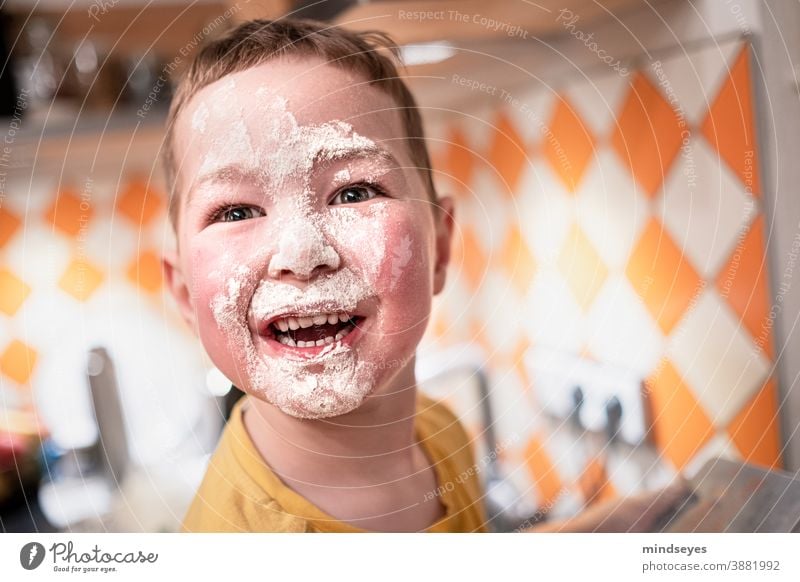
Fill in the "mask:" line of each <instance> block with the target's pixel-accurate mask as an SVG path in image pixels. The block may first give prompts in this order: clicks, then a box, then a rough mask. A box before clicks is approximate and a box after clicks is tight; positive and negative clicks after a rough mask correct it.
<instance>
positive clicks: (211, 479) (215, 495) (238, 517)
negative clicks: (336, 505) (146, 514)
mask: <svg viewBox="0 0 800 582" xmlns="http://www.w3.org/2000/svg"><path fill="white" fill-rule="evenodd" d="M244 400H245V399H244V398H243V399H242V401H240V402H239V403H238V404H237V405H236V407H235V408H234V409H233V412H232V414H231V418H230V420H229V421H228V424H227V425H226V426H225V430H224V431H223V433H222V438H221V439H220V442H219V444H218V445H217V449H216V451H214V454H213V455H212V456H211V459H210V460H209V463H208V468H207V469H206V473H205V476H204V477H203V481H202V483H201V484H200V487H199V488H198V490H197V493H196V495H195V497H194V499H193V500H192V503H191V505H190V506H189V510H188V511H187V513H186V516H185V517H184V520H183V526H182V530H183V531H186V532H303V531H306V521H305V520H304V519H302V518H301V517H298V516H296V515H291V514H290V513H288V512H287V511H286V510H285V509H284V508H283V507H281V505H280V504H279V503H278V501H277V500H276V499H275V498H274V497H273V496H272V495H270V493H269V489H267V488H265V487H264V483H259V482H258V480H257V479H255V478H254V477H253V475H259V474H260V473H258V472H257V471H259V469H260V468H261V463H262V462H261V460H260V457H259V456H258V453H257V451H256V450H255V447H254V446H253V445H252V442H251V441H250V437H249V435H248V434H247V431H246V429H245V427H244V423H243V421H242V419H241V406H242V403H243V401H244Z"/></svg>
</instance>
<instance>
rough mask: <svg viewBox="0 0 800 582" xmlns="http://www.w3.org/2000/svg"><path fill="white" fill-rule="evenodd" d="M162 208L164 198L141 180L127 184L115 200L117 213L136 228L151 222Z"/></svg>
mask: <svg viewBox="0 0 800 582" xmlns="http://www.w3.org/2000/svg"><path fill="white" fill-rule="evenodd" d="M164 206H165V203H164V196H163V195H162V194H161V193H160V192H158V191H157V190H155V189H154V188H153V187H152V186H150V185H148V183H147V182H146V181H145V180H141V179H134V180H131V181H130V182H128V185H127V187H126V188H125V190H124V191H123V192H122V194H120V196H119V198H118V199H117V212H119V213H120V214H122V215H123V216H124V217H126V218H127V219H128V220H130V221H131V222H132V223H133V224H135V225H138V226H146V225H148V224H149V223H150V222H152V221H153V220H154V219H155V218H157V217H158V215H159V214H160V213H161V212H162V210H163V209H164Z"/></svg>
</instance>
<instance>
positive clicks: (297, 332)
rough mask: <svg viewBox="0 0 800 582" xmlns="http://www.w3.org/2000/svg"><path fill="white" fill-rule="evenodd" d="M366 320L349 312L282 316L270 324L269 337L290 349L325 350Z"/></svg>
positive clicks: (268, 327)
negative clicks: (320, 348) (323, 348)
mask: <svg viewBox="0 0 800 582" xmlns="http://www.w3.org/2000/svg"><path fill="white" fill-rule="evenodd" d="M363 320H364V318H363V317H360V316H356V315H349V314H347V313H316V314H313V315H312V314H309V315H303V316H281V317H278V318H276V319H274V320H273V321H272V322H270V324H269V325H268V326H267V329H266V331H267V332H268V333H267V334H266V335H271V337H272V339H274V340H275V341H277V342H278V343H281V344H283V345H285V346H288V347H290V348H317V347H324V346H326V345H329V344H332V343H334V342H337V341H339V340H342V339H344V338H345V337H347V336H348V335H349V334H350V333H351V332H352V331H353V330H354V329H356V328H357V327H358V325H359V323H361V321H363Z"/></svg>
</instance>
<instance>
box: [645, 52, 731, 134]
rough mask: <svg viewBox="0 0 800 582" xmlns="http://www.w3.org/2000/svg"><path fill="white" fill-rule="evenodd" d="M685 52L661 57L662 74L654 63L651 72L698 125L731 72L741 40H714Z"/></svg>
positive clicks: (677, 107) (667, 95) (676, 105)
mask: <svg viewBox="0 0 800 582" xmlns="http://www.w3.org/2000/svg"><path fill="white" fill-rule="evenodd" d="M680 50H681V52H680V53H679V54H676V55H675V56H672V57H670V58H666V59H663V60H662V61H661V71H662V73H661V75H659V73H658V71H657V70H656V69H655V68H653V67H652V66H650V67H647V68H646V72H647V75H648V76H649V77H650V79H651V80H652V81H653V84H654V85H655V86H656V87H658V88H659V91H661V93H662V95H664V97H665V98H666V99H667V101H668V102H669V101H670V99H672V100H677V103H674V104H672V105H673V108H674V109H675V110H676V112H679V113H680V112H681V111H682V112H683V114H684V115H685V117H686V120H687V122H688V123H689V124H691V125H698V124H699V123H701V122H702V121H703V119H704V118H705V115H706V112H707V111H708V108H709V107H710V106H711V104H712V103H713V102H714V99H715V98H716V97H717V94H718V93H719V90H720V88H721V86H722V82H723V80H724V79H725V78H726V77H727V76H728V75H729V73H730V66H731V65H732V64H733V59H734V58H735V57H736V55H737V54H738V53H739V51H740V50H741V41H740V40H738V39H737V40H732V41H727V42H725V43H721V44H717V43H715V42H713V41H712V42H710V43H708V44H707V45H706V46H704V47H703V48H700V49H697V50H693V51H689V52H688V53H687V52H684V49H680Z"/></svg>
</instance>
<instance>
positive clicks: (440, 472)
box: [183, 395, 486, 532]
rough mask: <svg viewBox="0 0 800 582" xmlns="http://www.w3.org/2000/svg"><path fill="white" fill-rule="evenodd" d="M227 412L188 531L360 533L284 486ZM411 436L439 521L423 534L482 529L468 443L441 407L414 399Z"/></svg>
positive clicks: (235, 415) (237, 415) (238, 411)
mask: <svg viewBox="0 0 800 582" xmlns="http://www.w3.org/2000/svg"><path fill="white" fill-rule="evenodd" d="M245 400H246V398H243V399H242V401H240V402H239V403H238V404H237V405H236V407H235V408H234V410H233V412H232V414H231V418H230V420H229V421H228V425H227V426H226V428H225V430H224V432H223V434H222V438H221V440H220V443H219V445H218V446H217V450H216V451H215V452H214V454H213V455H212V457H211V461H210V463H209V467H208V470H207V471H206V475H205V477H204V478H203V482H202V483H201V484H200V488H199V489H198V491H197V495H196V496H195V498H194V500H193V501H192V504H191V506H190V507H189V511H188V513H187V514H186V517H185V518H184V521H183V530H184V531H188V532H247V531H249V532H363V531H365V530H363V529H360V528H358V527H355V526H353V525H351V524H349V523H345V522H342V521H340V520H338V519H336V518H334V517H332V516H330V515H328V514H326V513H325V512H323V511H322V510H321V509H319V508H318V507H316V506H314V505H313V504H312V503H311V502H309V501H308V500H306V499H305V498H304V497H302V496H301V495H299V494H298V493H296V492H294V491H293V490H292V489H290V488H289V487H287V486H286V485H285V484H284V483H283V482H282V481H281V480H280V479H279V478H278V476H277V475H275V473H274V472H273V471H272V470H271V469H270V468H269V466H268V465H267V464H266V463H265V462H264V460H263V459H262V458H261V456H260V455H259V453H258V451H257V450H256V448H255V445H254V444H253V442H252V440H250V435H249V434H248V433H247V430H246V429H245V426H244V422H243V420H242V412H243V410H242V404H243V401H245ZM415 430H416V436H417V439H418V440H419V442H420V444H421V446H422V447H423V449H424V450H425V452H426V454H427V457H428V459H429V460H430V461H431V462H432V464H433V466H434V470H435V473H436V481H437V484H438V488H437V490H436V494H437V495H438V496H439V500H440V501H441V503H442V505H443V506H444V508H445V515H444V516H443V517H442V518H441V519H440V520H439V521H437V522H436V523H434V524H433V525H431V526H430V527H429V528H428V529H427V530H426V531H429V532H483V531H486V526H485V523H486V518H485V516H484V511H483V505H482V496H483V492H482V490H481V486H480V477H479V475H477V474H476V470H475V461H474V457H473V454H472V451H471V449H470V445H469V439H468V437H467V434H466V432H464V429H463V427H462V426H461V424H460V423H459V422H458V419H457V418H456V417H455V416H454V415H453V413H452V412H450V411H449V410H448V409H447V408H446V407H445V406H444V405H443V404H441V403H436V402H434V401H432V400H431V399H429V398H427V397H425V396H422V395H420V396H419V397H418V398H417V416H416V418H415Z"/></svg>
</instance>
